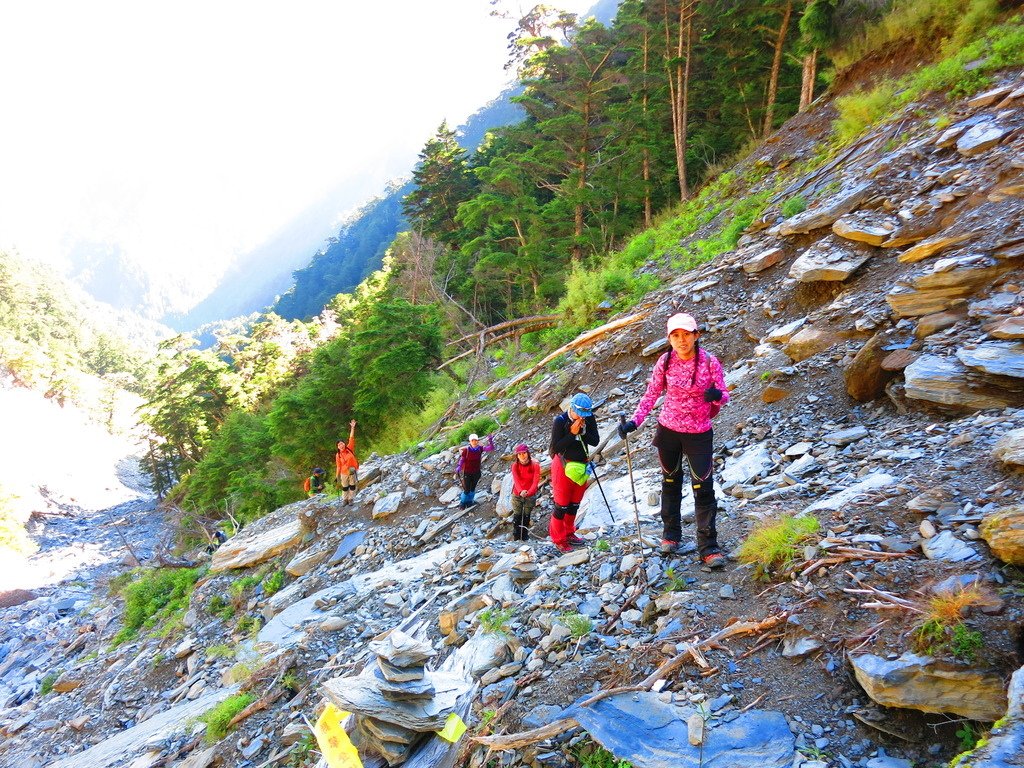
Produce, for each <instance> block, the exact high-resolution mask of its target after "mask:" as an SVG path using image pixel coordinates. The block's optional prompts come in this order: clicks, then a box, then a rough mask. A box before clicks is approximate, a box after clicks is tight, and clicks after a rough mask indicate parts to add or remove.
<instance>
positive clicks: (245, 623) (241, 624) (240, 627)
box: [235, 616, 260, 637]
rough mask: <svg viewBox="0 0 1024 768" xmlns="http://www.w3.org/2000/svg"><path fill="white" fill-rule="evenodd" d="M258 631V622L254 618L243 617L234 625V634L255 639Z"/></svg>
mask: <svg viewBox="0 0 1024 768" xmlns="http://www.w3.org/2000/svg"><path fill="white" fill-rule="evenodd" d="M259 631H260V620H259V619H258V618H256V617H255V616H243V617H242V618H240V619H239V620H238V624H236V625H235V632H237V633H238V634H240V635H248V636H250V637H255V636H256V635H257V634H259Z"/></svg>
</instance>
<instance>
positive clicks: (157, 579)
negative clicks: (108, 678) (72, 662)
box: [113, 568, 204, 646]
mask: <svg viewBox="0 0 1024 768" xmlns="http://www.w3.org/2000/svg"><path fill="white" fill-rule="evenodd" d="M203 573H204V569H202V568H156V569H152V570H143V569H136V570H135V571H133V576H132V578H133V581H131V582H130V583H128V584H127V585H126V586H124V587H123V588H122V590H121V591H122V594H123V596H124V626H123V627H122V628H121V630H120V631H119V632H118V633H117V634H116V635H115V636H114V640H113V643H114V645H115V646H117V645H120V644H121V643H123V642H124V641H125V640H130V639H131V638H133V637H135V635H136V634H138V631H139V630H140V629H141V628H143V627H153V626H155V625H157V624H158V623H160V622H165V621H168V620H169V619H171V618H172V617H174V616H178V617H180V616H182V615H184V613H185V611H186V610H187V609H188V604H189V600H190V599H191V597H192V589H193V588H194V587H195V583H196V581H198V580H199V577H200V576H201V575H202V574H203Z"/></svg>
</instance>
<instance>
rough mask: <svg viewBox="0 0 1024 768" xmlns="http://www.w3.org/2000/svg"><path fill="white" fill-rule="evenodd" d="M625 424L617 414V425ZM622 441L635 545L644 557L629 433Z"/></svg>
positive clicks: (625, 434)
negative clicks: (633, 518) (634, 523)
mask: <svg viewBox="0 0 1024 768" xmlns="http://www.w3.org/2000/svg"><path fill="white" fill-rule="evenodd" d="M625 423H626V415H625V414H624V413H620V414H619V424H625ZM622 439H623V440H624V441H625V443H626V469H627V470H628V471H629V490H630V491H632V493H633V516H634V517H635V518H636V543H637V546H639V547H640V557H643V556H644V536H643V534H642V533H640V507H639V506H638V505H637V501H636V486H635V485H634V484H633V459H632V457H631V456H630V453H629V433H628V432H626V431H625V430H623V433H622Z"/></svg>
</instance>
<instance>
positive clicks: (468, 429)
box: [445, 416, 500, 448]
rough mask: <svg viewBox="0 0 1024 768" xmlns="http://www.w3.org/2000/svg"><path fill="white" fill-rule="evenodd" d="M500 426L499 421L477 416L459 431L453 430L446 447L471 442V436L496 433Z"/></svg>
mask: <svg viewBox="0 0 1024 768" xmlns="http://www.w3.org/2000/svg"><path fill="white" fill-rule="evenodd" d="M499 426H500V425H499V424H498V422H497V421H495V420H494V419H492V418H491V417H490V416H477V417H476V418H473V419H470V420H469V421H467V422H466V423H465V424H463V425H462V426H461V427H459V428H458V429H455V430H453V431H452V432H450V433H449V434H448V440H447V441H446V443H445V445H446V447H449V448H450V447H451V446H453V445H462V443H465V442H467V441H468V440H469V436H470V435H479V436H480V437H483V436H484V435H489V434H490V433H491V432H494V431H495V430H496V429H497V428H498V427H499Z"/></svg>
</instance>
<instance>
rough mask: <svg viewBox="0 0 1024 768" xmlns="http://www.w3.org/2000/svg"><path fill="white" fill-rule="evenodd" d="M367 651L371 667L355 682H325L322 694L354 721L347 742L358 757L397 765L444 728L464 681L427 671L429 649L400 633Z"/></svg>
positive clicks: (345, 679) (431, 653)
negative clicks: (374, 757)
mask: <svg viewBox="0 0 1024 768" xmlns="http://www.w3.org/2000/svg"><path fill="white" fill-rule="evenodd" d="M369 648H370V650H371V651H372V652H373V653H374V654H376V656H377V663H376V664H370V665H368V666H367V667H366V668H365V669H364V670H363V671H362V672H361V673H360V674H359V675H357V676H355V677H338V678H334V679H332V680H328V681H326V682H325V683H324V692H325V693H326V695H327V697H328V698H329V699H330V700H331V701H332V702H334V704H335V705H336V706H338V707H339V708H341V709H343V710H345V711H347V712H351V713H352V714H353V715H354V717H355V726H354V728H352V729H351V733H350V736H351V738H352V743H353V744H355V746H356V747H357V748H358V749H359V751H360V752H361V753H363V754H377V755H380V756H381V757H383V758H384V759H385V760H386V761H387V763H388V765H391V766H394V765H400V764H401V763H403V762H405V760H406V759H408V757H409V756H410V755H411V754H412V752H413V750H414V749H415V747H416V746H417V744H418V743H419V742H420V741H421V740H422V739H423V738H424V737H425V736H426V735H427V734H431V733H433V732H435V731H440V730H441V729H442V728H444V725H445V721H446V720H447V719H448V716H449V715H450V714H452V713H453V712H454V711H455V705H456V700H457V698H458V695H459V694H460V693H462V692H463V691H464V690H465V681H463V680H461V679H458V678H455V677H453V676H451V675H448V674H446V673H444V672H438V671H434V670H427V669H426V666H425V665H426V663H427V661H428V660H429V659H430V658H431V657H433V656H434V655H435V653H436V652H435V651H434V649H433V648H431V647H430V645H429V644H428V643H425V642H423V641H420V640H417V639H416V638H414V637H411V636H409V635H407V634H405V633H404V632H402V631H400V630H397V629H395V630H392V631H391V632H390V633H389V634H388V636H387V637H385V638H384V639H381V640H374V641H372V642H370V643H369Z"/></svg>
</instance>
